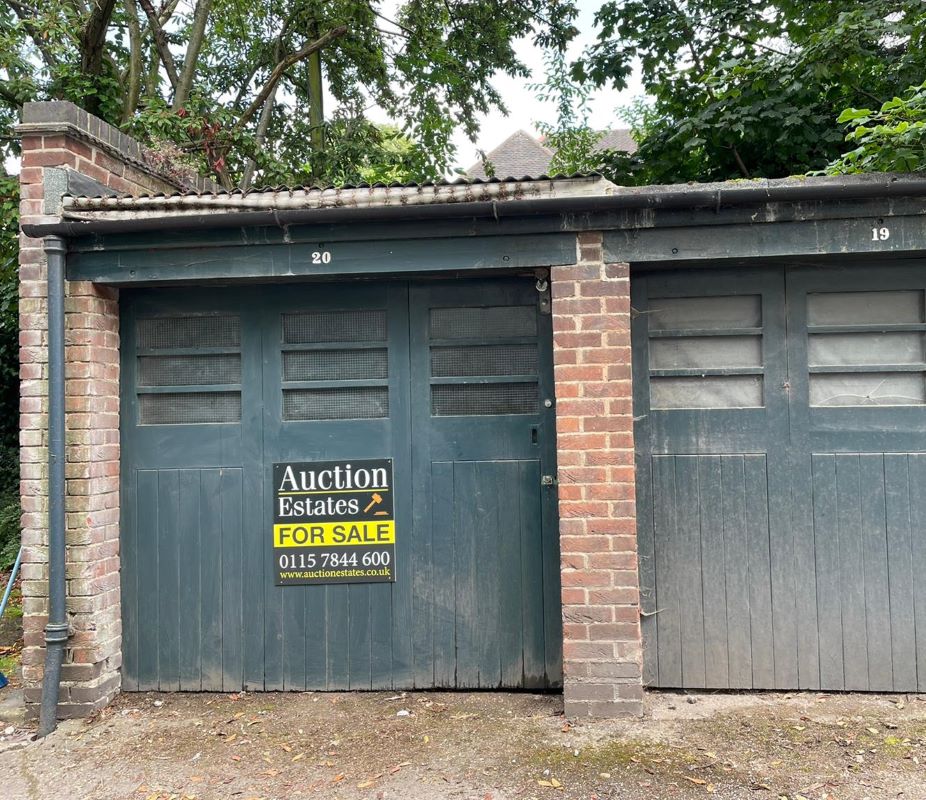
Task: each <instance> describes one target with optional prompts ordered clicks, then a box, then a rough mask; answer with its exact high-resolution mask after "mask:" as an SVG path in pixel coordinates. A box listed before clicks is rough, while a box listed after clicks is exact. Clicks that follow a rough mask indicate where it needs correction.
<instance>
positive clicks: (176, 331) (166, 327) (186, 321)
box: [137, 314, 241, 350]
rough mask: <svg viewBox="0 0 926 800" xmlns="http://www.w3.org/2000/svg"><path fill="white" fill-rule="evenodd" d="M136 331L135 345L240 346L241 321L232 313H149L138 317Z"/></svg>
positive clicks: (144, 346) (160, 348) (173, 346)
mask: <svg viewBox="0 0 926 800" xmlns="http://www.w3.org/2000/svg"><path fill="white" fill-rule="evenodd" d="M137 332H138V346H139V347H140V348H143V349H148V350H166V349H169V348H175V347H240V346H241V321H240V320H239V318H238V317H234V316H216V315H207V314H203V315H201V316H186V317H149V318H147V319H140V320H138V325H137Z"/></svg>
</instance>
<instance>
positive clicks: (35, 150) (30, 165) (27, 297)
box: [19, 103, 186, 716]
mask: <svg viewBox="0 0 926 800" xmlns="http://www.w3.org/2000/svg"><path fill="white" fill-rule="evenodd" d="M19 133H20V134H21V135H22V154H23V155H22V171H21V173H20V186H21V204H20V213H21V222H22V223H24V224H25V223H30V222H32V223H35V222H39V221H47V220H49V219H50V218H51V219H53V218H54V214H55V213H57V209H56V208H54V207H52V206H54V205H55V202H54V201H55V198H52V197H49V196H48V195H49V193H50V192H49V189H48V187H49V186H51V185H54V186H55V187H58V189H59V190H60V189H61V187H62V175H65V176H66V175H68V174H79V175H83V176H86V177H89V178H91V179H92V180H93V181H96V182H97V183H98V184H99V185H100V188H101V189H103V190H104V191H105V189H104V187H106V188H108V189H110V190H113V191H116V192H120V193H130V194H138V193H140V192H170V191H175V190H176V189H178V188H186V185H185V184H180V183H178V182H177V181H176V180H175V179H167V178H164V177H162V176H160V175H159V174H158V173H157V172H156V171H155V170H153V169H151V168H149V167H148V166H146V163H145V160H144V155H145V154H144V152H143V151H142V149H141V148H140V147H139V145H138V144H137V143H136V142H134V141H133V140H132V139H130V138H129V137H127V136H125V135H124V134H122V133H121V132H119V131H118V130H116V129H115V128H112V127H111V126H109V125H107V124H106V123H104V122H102V121H101V120H99V119H96V118H95V117H91V116H89V115H88V114H86V112H84V111H81V110H80V109H78V108H77V107H76V106H74V105H72V104H70V103H29V104H27V105H26V107H25V108H24V110H23V124H22V125H20V126H19ZM51 169H54V177H53V178H52V177H51V173H49V172H48V171H49V170H51ZM63 170H68V171H70V172H68V173H65V172H63ZM82 185H84V186H88V185H92V184H88V183H86V182H84V183H83V184H82ZM19 263H20V268H19V275H20V288H19V311H20V339H19V342H20V446H21V449H20V456H21V464H22V467H21V495H22V506H23V516H22V537H23V539H22V541H23V545H24V558H23V567H22V575H23V611H24V618H23V624H24V628H25V648H24V650H23V681H24V684H25V701H26V706H27V709H28V710H29V711H30V712H32V713H35V712H36V711H37V705H36V704H37V703H38V702H39V700H40V697H41V680H42V668H43V662H44V657H45V650H44V627H45V623H46V619H47V614H48V531H47V520H48V496H47V494H48V493H47V478H48V467H47V464H48V449H47V446H48V420H47V412H48V400H47V395H48V383H47V380H48V353H47V349H46V348H47V341H48V338H47V330H48V311H47V303H46V262H45V256H44V252H43V248H42V242H41V241H39V240H36V239H30V238H28V237H26V236H21V237H20V259H19ZM66 291H67V295H66V299H65V327H66V334H65V335H66V350H65V359H66V396H67V399H66V409H65V411H66V425H67V465H66V468H65V469H66V473H65V477H66V481H67V499H66V512H67V534H66V538H67V566H66V576H67V592H68V600H67V611H68V622H69V624H70V629H71V630H70V633H71V635H70V638H69V640H68V643H67V649H66V653H65V663H64V666H63V668H62V689H61V704H60V705H59V707H58V713H59V716H85V715H88V714H90V713H92V712H93V711H94V710H96V709H98V708H100V707H102V706H103V705H105V704H106V703H107V702H109V700H110V699H111V698H112V697H113V696H114V695H115V693H116V692H118V690H119V681H120V676H119V667H120V665H121V663H122V650H121V648H122V640H121V616H120V602H119V591H120V590H119V303H118V294H117V292H116V291H115V290H114V289H110V288H108V287H105V286H97V285H95V284H92V283H86V282H68V283H67V286H66Z"/></svg>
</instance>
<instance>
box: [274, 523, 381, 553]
mask: <svg viewBox="0 0 926 800" xmlns="http://www.w3.org/2000/svg"><path fill="white" fill-rule="evenodd" d="M376 544H395V520H391V519H390V520H380V521H377V522H285V523H282V524H278V525H274V526H273V546H274V547H336V546H342V545H348V546H349V545H376Z"/></svg>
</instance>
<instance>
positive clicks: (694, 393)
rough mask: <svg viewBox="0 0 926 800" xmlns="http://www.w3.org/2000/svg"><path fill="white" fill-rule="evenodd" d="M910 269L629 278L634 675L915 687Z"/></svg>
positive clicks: (925, 684)
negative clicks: (635, 526)
mask: <svg viewBox="0 0 926 800" xmlns="http://www.w3.org/2000/svg"><path fill="white" fill-rule="evenodd" d="M924 288H926V265H924V264H922V263H921V262H916V263H911V262H907V263H904V262H894V263H886V264H866V265H865V266H843V267H819V266H817V267H809V266H806V267H763V268H761V269H736V270H724V271H715V270H709V269H692V270H688V271H686V272H684V273H683V272H675V271H671V272H670V271H663V272H651V273H648V274H638V275H635V276H634V279H633V307H634V310H635V319H634V323H633V325H634V328H633V344H634V379H635V381H636V386H635V415H636V417H637V428H636V444H637V449H638V454H637V481H638V503H639V506H638V512H639V536H640V574H641V581H642V586H643V613H644V623H643V625H644V637H645V643H644V644H645V650H644V652H645V678H646V681H647V682H648V683H649V684H651V685H655V686H665V687H692V688H702V687H708V688H761V689H770V688H779V689H794V688H801V689H837V690H838V689H846V690H873V691H891V690H893V691H923V690H924V689H926V581H924V579H923V576H924V575H926V383H924V377H926V356H924V335H926V314H924V302H926V301H924Z"/></svg>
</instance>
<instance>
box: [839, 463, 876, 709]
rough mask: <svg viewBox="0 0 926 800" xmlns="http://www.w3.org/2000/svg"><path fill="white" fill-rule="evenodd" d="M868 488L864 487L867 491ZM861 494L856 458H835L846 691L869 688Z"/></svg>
mask: <svg viewBox="0 0 926 800" xmlns="http://www.w3.org/2000/svg"><path fill="white" fill-rule="evenodd" d="M869 488H870V487H865V489H866V491H867V490H868V489H869ZM861 491H862V486H861V483H860V474H859V457H858V455H857V454H855V453H840V454H838V455H837V456H836V530H837V535H838V536H839V584H840V587H841V592H842V659H843V674H844V676H845V681H846V686H845V688H846V689H847V690H849V691H865V690H867V689H868V635H867V624H866V615H865V565H864V561H863V554H862V530H861V505H860V501H859V494H860V492H861Z"/></svg>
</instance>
